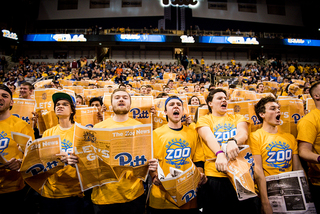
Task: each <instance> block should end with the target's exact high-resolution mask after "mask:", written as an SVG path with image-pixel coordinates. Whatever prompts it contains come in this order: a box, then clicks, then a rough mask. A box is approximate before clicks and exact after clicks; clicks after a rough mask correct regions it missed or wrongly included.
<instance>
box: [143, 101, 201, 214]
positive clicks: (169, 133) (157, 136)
mask: <svg viewBox="0 0 320 214" xmlns="http://www.w3.org/2000/svg"><path fill="white" fill-rule="evenodd" d="M164 112H165V114H166V118H167V121H168V124H165V125H163V126H161V127H159V128H157V129H155V130H154V131H153V153H154V158H155V159H158V160H159V165H160V167H161V168H162V170H163V172H164V174H165V176H167V175H168V174H169V173H170V168H176V169H178V170H181V171H185V170H187V169H188V168H190V167H191V166H192V162H194V164H195V165H196V166H197V168H198V170H199V171H200V174H201V180H200V182H199V185H202V184H204V183H205V182H206V181H207V180H206V176H205V175H204V173H203V165H204V155H203V150H202V147H201V145H200V142H199V141H198V134H197V132H196V131H195V130H194V129H192V128H189V127H187V126H184V125H182V124H181V118H182V116H183V102H182V100H181V99H180V98H179V97H177V96H171V97H169V98H167V100H166V102H165V111H164ZM178 150H181V152H180V153H179V152H177V154H176V153H174V154H173V153H172V151H178ZM179 154H180V155H179ZM151 175H152V178H153V179H152V180H153V183H154V184H155V185H153V186H152V187H151V194H150V203H149V206H150V213H151V214H157V213H166V214H170V213H195V214H197V213H198V212H199V210H198V209H197V200H196V197H194V198H192V200H190V201H189V202H187V203H186V204H184V205H183V206H182V207H177V206H176V205H175V204H174V203H172V202H171V201H169V200H168V199H167V198H166V194H167V193H166V191H165V190H164V189H163V187H162V186H161V182H160V181H159V179H158V175H157V173H155V172H152V173H151ZM194 196H195V195H194Z"/></svg>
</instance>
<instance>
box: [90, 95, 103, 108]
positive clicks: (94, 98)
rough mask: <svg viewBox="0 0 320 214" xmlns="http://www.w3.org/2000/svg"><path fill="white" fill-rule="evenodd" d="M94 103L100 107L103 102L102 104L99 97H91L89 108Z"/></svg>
mask: <svg viewBox="0 0 320 214" xmlns="http://www.w3.org/2000/svg"><path fill="white" fill-rule="evenodd" d="M95 101H99V103H100V105H101V106H102V105H103V102H102V99H101V97H92V98H91V99H90V101H89V106H91V104H92V103H93V102H95Z"/></svg>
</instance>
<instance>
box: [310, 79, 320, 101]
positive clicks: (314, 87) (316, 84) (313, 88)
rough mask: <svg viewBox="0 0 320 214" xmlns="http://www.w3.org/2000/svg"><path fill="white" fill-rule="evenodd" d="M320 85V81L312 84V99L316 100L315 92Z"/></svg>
mask: <svg viewBox="0 0 320 214" xmlns="http://www.w3.org/2000/svg"><path fill="white" fill-rule="evenodd" d="M319 84H320V81H318V82H315V83H314V84H312V86H311V88H310V91H309V92H310V95H311V97H312V99H314V97H313V94H314V90H315V89H316V87H317V86H318V85H319Z"/></svg>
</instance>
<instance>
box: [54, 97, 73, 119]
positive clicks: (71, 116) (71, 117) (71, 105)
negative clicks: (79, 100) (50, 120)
mask: <svg viewBox="0 0 320 214" xmlns="http://www.w3.org/2000/svg"><path fill="white" fill-rule="evenodd" d="M60 100H66V99H64V98H58V99H57V100H56V102H55V103H54V111H56V105H57V103H58V101H60ZM66 101H68V102H69V104H70V107H71V111H72V113H71V114H70V117H69V120H70V121H71V123H72V124H74V115H76V106H75V105H74V104H73V102H70V101H69V100H66ZM58 121H59V117H58Z"/></svg>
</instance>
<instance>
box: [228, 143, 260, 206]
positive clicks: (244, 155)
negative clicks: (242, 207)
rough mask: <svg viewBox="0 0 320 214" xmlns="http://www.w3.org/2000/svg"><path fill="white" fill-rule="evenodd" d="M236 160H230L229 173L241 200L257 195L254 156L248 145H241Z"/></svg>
mask: <svg viewBox="0 0 320 214" xmlns="http://www.w3.org/2000/svg"><path fill="white" fill-rule="evenodd" d="M239 149H240V153H239V154H238V157H237V158H236V160H233V161H229V163H228V170H227V174H228V177H229V179H230V181H231V183H232V185H233V187H234V188H235V190H236V192H237V196H238V199H239V201H242V200H245V199H248V198H252V197H255V196H257V194H256V193H255V188H254V181H253V157H252V153H251V150H250V148H249V146H248V145H244V146H239Z"/></svg>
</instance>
